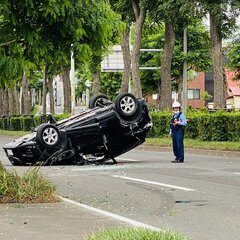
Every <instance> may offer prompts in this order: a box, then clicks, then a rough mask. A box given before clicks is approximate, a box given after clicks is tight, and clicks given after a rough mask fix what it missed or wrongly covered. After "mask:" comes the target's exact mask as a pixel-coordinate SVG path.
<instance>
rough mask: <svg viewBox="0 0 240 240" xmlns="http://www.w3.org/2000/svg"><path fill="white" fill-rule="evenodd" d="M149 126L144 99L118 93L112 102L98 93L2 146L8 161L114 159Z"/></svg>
mask: <svg viewBox="0 0 240 240" xmlns="http://www.w3.org/2000/svg"><path fill="white" fill-rule="evenodd" d="M151 126H152V121H151V118H150V116H149V112H148V105H147V103H146V101H145V100H144V99H137V98H135V96H134V95H132V94H131V93H122V94H119V95H118V96H117V98H116V99H115V101H114V102H112V101H110V100H109V99H108V98H107V96H106V95H103V94H99V95H96V96H94V97H92V98H91V99H90V101H89V109H88V110H86V111H83V112H82V113H80V114H78V115H75V116H72V117H70V118H68V119H64V120H61V121H58V122H56V121H54V119H53V121H51V123H43V124H41V125H40V126H39V127H37V128H36V129H35V130H34V131H33V132H32V133H30V134H28V135H26V136H23V137H20V138H18V139H16V140H14V141H12V142H10V143H8V144H6V145H5V146H4V147H3V148H4V150H5V153H6V155H7V157H8V159H9V160H10V162H11V163H12V165H34V164H39V163H40V164H57V163H58V164H61V163H65V164H79V165H83V164H86V163H100V162H105V161H108V160H112V161H113V163H117V162H116V160H115V157H116V156H119V155H121V154H123V153H125V152H127V151H129V150H131V149H132V148H134V147H136V146H138V145H140V144H142V143H143V142H144V141H145V137H146V134H147V132H148V131H149V129H150V128H151Z"/></svg>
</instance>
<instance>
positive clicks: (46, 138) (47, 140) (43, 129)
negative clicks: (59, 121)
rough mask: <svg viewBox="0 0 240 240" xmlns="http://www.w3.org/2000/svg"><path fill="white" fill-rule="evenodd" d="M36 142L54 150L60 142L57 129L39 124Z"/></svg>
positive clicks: (45, 124) (48, 124) (50, 125)
mask: <svg viewBox="0 0 240 240" xmlns="http://www.w3.org/2000/svg"><path fill="white" fill-rule="evenodd" d="M36 141H37V142H38V143H40V144H42V145H43V146H44V147H46V148H54V147H56V146H57V145H58V144H59V142H60V132H59V129H58V128H57V127H56V126H54V125H52V124H50V123H44V124H41V125H40V126H39V128H38V130H37V134H36Z"/></svg>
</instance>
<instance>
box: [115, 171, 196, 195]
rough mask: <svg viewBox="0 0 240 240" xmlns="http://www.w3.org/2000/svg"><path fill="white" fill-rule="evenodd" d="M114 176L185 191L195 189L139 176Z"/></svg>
mask: <svg viewBox="0 0 240 240" xmlns="http://www.w3.org/2000/svg"><path fill="white" fill-rule="evenodd" d="M112 177H115V178H122V179H126V180H131V181H135V182H142V183H149V184H153V185H158V186H162V187H167V188H174V189H179V190H184V191H188V192H190V191H195V189H192V188H185V187H179V186H175V185H170V184H165V183H159V182H153V181H148V180H143V179H139V178H131V177H124V176H120V175H112Z"/></svg>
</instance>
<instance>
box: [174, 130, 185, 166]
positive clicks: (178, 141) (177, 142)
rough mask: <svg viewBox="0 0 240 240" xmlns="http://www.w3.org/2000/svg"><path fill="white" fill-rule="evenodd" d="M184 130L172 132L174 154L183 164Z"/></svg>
mask: <svg viewBox="0 0 240 240" xmlns="http://www.w3.org/2000/svg"><path fill="white" fill-rule="evenodd" d="M183 139H184V130H183V129H179V130H173V131H172V145H173V154H174V156H175V157H176V158H177V159H178V160H179V161H181V162H183V161H184V144H183Z"/></svg>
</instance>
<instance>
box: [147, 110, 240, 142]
mask: <svg viewBox="0 0 240 240" xmlns="http://www.w3.org/2000/svg"><path fill="white" fill-rule="evenodd" d="M151 115H152V120H153V127H152V129H151V130H150V132H149V135H148V136H149V137H161V136H166V135H167V134H169V124H170V119H171V117H172V113H170V112H153V113H152V114H151ZM186 117H187V119H189V122H188V125H187V127H186V128H185V136H186V137H187V138H192V139H199V140H202V141H239V140H240V113H239V112H230V113H229V112H223V111H217V112H214V113H208V112H188V114H187V116H186Z"/></svg>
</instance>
